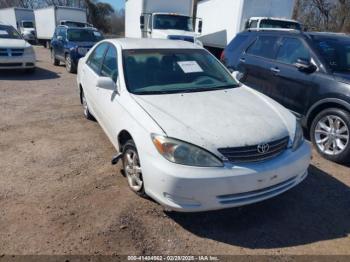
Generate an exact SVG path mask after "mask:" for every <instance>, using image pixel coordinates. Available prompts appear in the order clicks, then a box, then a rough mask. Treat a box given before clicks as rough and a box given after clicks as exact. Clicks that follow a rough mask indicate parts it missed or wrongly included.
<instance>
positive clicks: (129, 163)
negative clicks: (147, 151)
mask: <svg viewBox="0 0 350 262" xmlns="http://www.w3.org/2000/svg"><path fill="white" fill-rule="evenodd" d="M124 168H125V174H126V177H127V179H128V183H129V186H130V188H131V189H132V190H133V191H135V192H139V191H140V190H141V189H142V185H143V181H142V175H141V167H140V161H139V159H138V156H137V154H136V152H135V151H133V150H127V151H126V153H125V164H124Z"/></svg>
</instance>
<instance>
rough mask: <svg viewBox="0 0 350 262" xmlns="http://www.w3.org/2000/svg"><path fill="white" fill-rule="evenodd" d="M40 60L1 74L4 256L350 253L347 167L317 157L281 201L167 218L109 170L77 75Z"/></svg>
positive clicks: (40, 51) (44, 57)
mask: <svg viewBox="0 0 350 262" xmlns="http://www.w3.org/2000/svg"><path fill="white" fill-rule="evenodd" d="M36 52H37V56H38V60H39V62H38V67H39V68H38V70H37V72H36V73H35V74H34V75H29V74H24V73H21V72H0V255H1V254H16V255H19V254H46V255H51V254H127V255H131V254H177V255H185V254H212V255H218V254H243V255H244V254H267V255H276V254H293V255H298V254H350V248H349V247H350V236H349V233H350V189H349V186H350V168H349V167H344V166H340V165H337V164H334V163H331V162H328V161H326V160H324V159H322V158H320V157H319V156H318V155H317V154H316V153H314V158H313V161H312V166H311V167H310V176H309V177H308V178H307V180H306V181H305V182H304V183H302V184H301V185H299V186H298V187H297V188H295V189H293V190H291V191H289V192H287V193H285V194H283V195H282V196H279V197H277V198H274V199H271V200H268V201H265V202H262V203H259V204H254V205H251V206H246V207H242V208H235V209H230V210H224V211H216V212H210V213H200V214H181V213H174V212H166V211H164V210H163V208H162V207H161V206H159V205H158V204H156V203H155V202H153V201H151V200H147V199H142V198H139V197H137V196H136V195H135V194H134V193H132V192H131V191H130V190H129V189H128V187H127V182H126V179H125V178H124V177H123V176H122V175H121V173H120V166H111V164H110V160H111V157H112V155H113V154H114V149H113V147H112V145H111V143H110V142H109V141H108V139H107V137H106V136H105V134H104V133H103V131H102V129H101V128H100V127H99V125H98V124H97V123H96V122H91V121H87V120H85V119H84V117H83V114H82V108H81V106H80V103H79V95H78V91H77V88H76V81H75V78H76V76H75V75H72V74H68V73H66V71H65V68H64V67H63V66H60V67H54V66H52V65H51V64H50V62H49V52H48V51H47V50H46V49H44V48H41V47H37V48H36Z"/></svg>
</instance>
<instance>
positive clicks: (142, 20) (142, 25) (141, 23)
mask: <svg viewBox="0 0 350 262" xmlns="http://www.w3.org/2000/svg"><path fill="white" fill-rule="evenodd" d="M140 28H141V30H143V29H145V16H144V15H142V16H140Z"/></svg>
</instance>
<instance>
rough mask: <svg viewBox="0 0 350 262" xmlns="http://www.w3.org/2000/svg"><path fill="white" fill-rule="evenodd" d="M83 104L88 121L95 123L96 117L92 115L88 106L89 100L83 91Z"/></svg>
mask: <svg viewBox="0 0 350 262" xmlns="http://www.w3.org/2000/svg"><path fill="white" fill-rule="evenodd" d="M81 103H82V105H83V109H84V116H85V118H86V119H87V120H91V121H95V118H94V116H93V115H92V114H91V113H90V110H89V106H88V103H87V100H86V98H85V94H84V91H81Z"/></svg>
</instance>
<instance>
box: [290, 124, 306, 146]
mask: <svg viewBox="0 0 350 262" xmlns="http://www.w3.org/2000/svg"><path fill="white" fill-rule="evenodd" d="M303 142H304V134H303V128H302V127H301V125H300V123H299V121H297V123H296V128H295V135H294V140H293V146H292V150H293V151H296V150H297V149H298V148H299V147H300V146H301V144H302V143H303Z"/></svg>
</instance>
